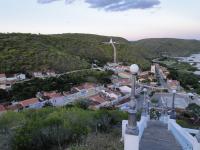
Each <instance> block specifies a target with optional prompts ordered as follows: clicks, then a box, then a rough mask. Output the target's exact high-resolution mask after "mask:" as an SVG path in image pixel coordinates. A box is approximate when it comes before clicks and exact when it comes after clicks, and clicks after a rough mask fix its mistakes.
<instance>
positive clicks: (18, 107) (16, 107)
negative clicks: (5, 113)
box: [6, 104, 23, 111]
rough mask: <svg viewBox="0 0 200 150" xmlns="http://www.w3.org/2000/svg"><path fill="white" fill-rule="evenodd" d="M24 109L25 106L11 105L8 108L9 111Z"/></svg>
mask: <svg viewBox="0 0 200 150" xmlns="http://www.w3.org/2000/svg"><path fill="white" fill-rule="evenodd" d="M22 108H23V106H22V105H21V104H16V105H9V106H7V107H6V109H7V110H12V111H15V110H18V109H22Z"/></svg>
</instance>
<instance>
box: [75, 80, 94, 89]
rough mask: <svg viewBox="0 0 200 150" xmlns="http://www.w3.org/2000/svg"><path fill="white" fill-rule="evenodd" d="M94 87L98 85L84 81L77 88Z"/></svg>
mask: <svg viewBox="0 0 200 150" xmlns="http://www.w3.org/2000/svg"><path fill="white" fill-rule="evenodd" d="M94 87H96V84H94V83H87V82H86V83H83V84H81V85H79V86H77V87H75V88H76V89H78V90H83V89H90V88H94Z"/></svg>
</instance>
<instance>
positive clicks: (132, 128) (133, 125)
mask: <svg viewBox="0 0 200 150" xmlns="http://www.w3.org/2000/svg"><path fill="white" fill-rule="evenodd" d="M138 71H139V67H138V65H136V64H133V65H131V66H130V72H131V73H132V88H131V100H130V104H129V105H130V108H129V111H128V114H129V117H128V125H127V128H126V133H127V134H132V135H138V132H139V131H138V128H137V118H136V113H137V109H136V108H137V103H136V98H135V83H136V75H137V73H138Z"/></svg>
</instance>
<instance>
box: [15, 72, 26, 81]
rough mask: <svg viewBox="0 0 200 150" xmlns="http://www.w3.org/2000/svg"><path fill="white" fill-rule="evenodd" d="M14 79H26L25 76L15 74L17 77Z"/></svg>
mask: <svg viewBox="0 0 200 150" xmlns="http://www.w3.org/2000/svg"><path fill="white" fill-rule="evenodd" d="M16 78H17V80H25V79H26V75H25V74H22V73H20V74H17V75H16Z"/></svg>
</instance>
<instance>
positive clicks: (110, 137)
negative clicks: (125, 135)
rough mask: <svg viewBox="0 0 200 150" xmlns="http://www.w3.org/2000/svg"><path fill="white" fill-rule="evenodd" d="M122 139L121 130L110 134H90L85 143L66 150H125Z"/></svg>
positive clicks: (114, 130)
mask: <svg viewBox="0 0 200 150" xmlns="http://www.w3.org/2000/svg"><path fill="white" fill-rule="evenodd" d="M120 139H121V128H117V129H113V131H112V132H110V133H98V134H97V135H96V134H90V135H88V137H87V139H86V140H85V143H82V144H80V145H73V146H71V147H69V148H68V149H66V150H123V144H122V143H121V142H120Z"/></svg>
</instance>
